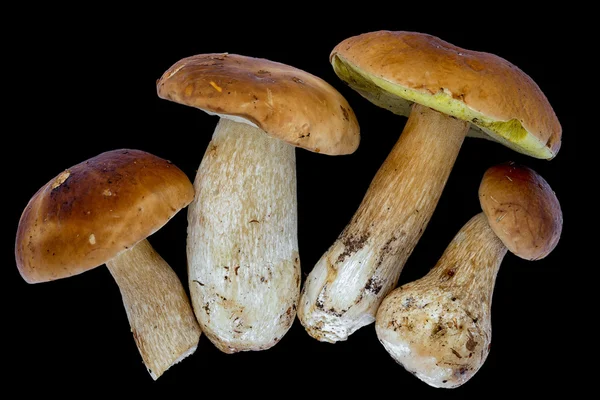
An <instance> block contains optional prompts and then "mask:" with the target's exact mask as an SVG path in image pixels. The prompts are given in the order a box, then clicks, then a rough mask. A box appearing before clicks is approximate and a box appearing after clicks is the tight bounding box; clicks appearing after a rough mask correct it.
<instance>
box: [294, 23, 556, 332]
mask: <svg viewBox="0 0 600 400" xmlns="http://www.w3.org/2000/svg"><path fill="white" fill-rule="evenodd" d="M330 61H331V64H332V66H333V69H334V71H335V73H336V74H337V75H338V76H339V77H340V78H341V79H342V80H343V81H344V82H346V83H347V84H348V85H349V86H350V87H351V88H352V89H354V90H356V91H357V92H358V93H360V94H361V95H362V96H363V97H364V98H366V99H367V100H369V101H371V102H372V103H374V104H375V105H377V106H379V107H382V108H385V109H387V110H390V111H392V112H394V113H396V114H400V115H408V117H409V119H408V122H407V125H406V127H405V129H404V131H403V132H402V135H401V137H400V139H399V140H398V142H397V143H396V145H395V146H394V148H393V149H392V151H391V153H390V155H389V156H388V158H387V159H386V161H385V162H384V164H383V165H382V166H381V168H380V170H379V171H378V172H377V174H376V176H375V177H374V179H373V181H372V183H371V185H370V186H369V189H368V191H367V193H366V194H365V197H364V199H363V201H362V203H361V204H360V206H359V208H358V210H357V211H356V213H355V214H354V216H353V217H352V219H351V221H350V222H349V224H348V225H347V226H346V228H345V229H344V231H343V232H342V233H341V234H340V236H339V237H338V239H337V240H336V241H335V243H334V244H333V245H332V246H331V247H330V248H329V249H328V250H327V251H326V252H325V254H323V256H322V257H321V259H320V260H319V261H318V263H317V264H316V265H315V267H314V268H313V270H312V272H311V273H310V275H309V276H308V278H307V280H306V283H305V286H304V288H303V290H302V294H301V298H300V306H299V310H298V316H299V318H300V321H301V322H302V324H303V325H304V327H305V328H306V330H307V332H308V333H309V334H310V335H311V336H313V337H314V338H316V339H318V340H321V341H326V342H332V343H333V342H336V341H339V340H346V339H347V338H348V336H349V335H351V334H352V333H353V332H355V331H356V330H357V329H359V328H361V327H363V326H365V325H367V324H370V323H372V322H373V321H374V319H375V313H376V311H377V307H379V304H380V303H381V300H382V299H383V298H384V297H385V296H386V295H387V293H389V291H390V290H392V289H393V288H394V287H395V285H396V284H397V282H398V278H399V276H400V273H401V272H402V269H403V267H404V264H405V263H406V261H407V259H408V257H409V256H410V254H411V253H412V251H413V249H414V248H415V246H416V244H417V242H418V241H419V239H420V237H421V236H422V234H423V231H424V230H425V228H426V226H427V224H428V222H429V220H430V218H431V216H432V214H433V212H434V209H435V207H436V205H437V202H438V200H439V198H440V196H441V194H442V191H443V189H444V186H445V184H446V181H447V179H448V176H449V174H450V172H451V171H452V168H453V166H454V162H455V160H456V157H457V155H458V152H459V150H460V148H461V145H462V143H463V141H464V139H465V137H466V136H467V135H468V134H471V135H472V133H469V132H470V130H471V131H473V129H474V130H475V131H477V135H478V136H481V135H483V134H487V135H489V136H490V137H491V138H492V139H493V140H496V141H498V142H500V143H503V144H504V145H506V146H508V147H510V148H512V149H515V150H517V151H520V152H522V153H524V154H528V155H530V156H533V157H537V158H544V159H551V158H553V157H554V156H555V155H556V153H557V152H558V150H559V149H560V140H561V135H562V130H561V127H560V124H559V123H558V120H557V118H556V115H555V114H554V111H553V110H552V107H551V106H550V104H549V103H548V100H547V99H546V97H545V96H544V94H543V93H542V92H541V91H540V89H539V87H538V86H537V85H536V84H535V83H534V82H533V80H531V78H529V77H528V76H527V75H526V74H525V73H523V72H522V71H521V70H519V69H518V68H516V67H515V66H514V65H512V64H510V63H508V62H507V61H506V60H503V59H501V58H500V57H497V56H495V55H492V54H488V53H482V52H474V51H470V50H466V49H462V48H459V47H456V46H453V45H452V44H450V43H447V42H444V41H443V40H440V39H438V38H436V37H433V36H430V35H426V34H421V33H414V32H391V31H379V32H370V33H365V34H362V35H358V36H354V37H351V38H348V39H346V40H344V41H342V42H341V43H339V44H338V45H337V46H336V47H335V48H334V49H333V51H332V52H331V55H330Z"/></svg>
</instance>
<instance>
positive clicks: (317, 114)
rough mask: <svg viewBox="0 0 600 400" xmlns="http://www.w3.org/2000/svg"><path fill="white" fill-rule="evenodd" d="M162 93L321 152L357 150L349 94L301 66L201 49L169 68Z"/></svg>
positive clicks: (160, 88) (357, 133)
mask: <svg viewBox="0 0 600 400" xmlns="http://www.w3.org/2000/svg"><path fill="white" fill-rule="evenodd" d="M157 91H158V96H159V97H161V98H163V99H167V100H171V101H174V102H177V103H181V104H184V105H187V106H191V107H196V108H200V109H202V110H204V111H207V112H209V113H215V114H219V115H220V116H223V117H238V118H242V119H244V120H246V121H249V122H251V123H252V124H254V125H256V126H258V127H259V128H261V129H262V130H264V131H265V132H267V133H268V134H269V135H271V136H273V137H276V138H278V139H281V140H283V141H285V142H287V143H289V144H292V145H294V146H298V147H302V148H305V149H307V150H311V151H314V152H317V153H323V154H330V155H340V154H350V153H353V152H354V151H355V150H356V149H357V147H358V144H359V141H360V131H359V125H358V122H357V120H356V116H355V115H354V111H353V110H352V108H351V107H350V105H349V104H348V102H347V101H346V99H345V98H344V97H343V96H342V95H341V94H340V93H339V92H338V91H337V90H336V89H335V88H333V87H332V86H331V85H329V84H328V83H327V82H325V81H324V80H322V79H320V78H318V77H316V76H314V75H311V74H309V73H308V72H305V71H302V70H300V69H297V68H294V67H291V66H288V65H285V64H280V63H277V62H273V61H269V60H265V59H262V58H253V57H246V56H241V55H236V54H226V53H225V54H199V55H196V56H192V57H188V58H184V59H182V60H180V61H178V62H177V63H175V64H174V65H173V66H172V67H171V68H169V69H168V70H167V71H166V72H165V73H164V74H163V76H162V77H161V78H160V79H159V80H158V82H157Z"/></svg>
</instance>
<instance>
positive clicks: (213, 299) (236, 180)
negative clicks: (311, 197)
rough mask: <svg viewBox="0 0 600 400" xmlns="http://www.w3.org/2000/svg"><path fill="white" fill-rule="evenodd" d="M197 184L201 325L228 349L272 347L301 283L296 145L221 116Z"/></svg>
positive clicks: (195, 243) (193, 220)
mask: <svg viewBox="0 0 600 400" xmlns="http://www.w3.org/2000/svg"><path fill="white" fill-rule="evenodd" d="M194 187H195V189H196V198H195V200H194V201H193V202H192V203H191V204H190V206H189V209H188V243H187V256H188V269H189V284H190V295H191V298H192V304H193V306H194V311H195V313H196V317H197V318H198V321H199V322H200V326H201V327H202V330H203V332H205V334H206V336H207V337H208V338H209V339H210V340H211V341H212V342H213V343H214V344H215V346H217V347H218V348H219V349H220V350H222V351H224V352H226V353H234V352H238V351H248V350H264V349H268V348H270V347H272V346H274V345H275V344H276V343H277V342H278V341H279V340H280V339H281V338H282V337H283V335H284V334H285V333H286V332H287V331H288V329H289V328H290V327H291V325H292V322H293V321H294V318H295V316H296V307H297V303H298V296H299V291H300V259H299V255H298V236H297V222H298V221H297V200H296V159H295V149H294V147H293V146H290V145H288V144H286V143H284V142H282V141H280V140H277V139H274V138H271V137H269V136H268V135H267V134H266V133H265V132H263V131H262V130H260V129H258V128H256V127H253V126H250V125H248V124H244V123H239V122H234V121H230V120H227V119H224V118H221V120H220V121H219V124H218V125H217V128H216V130H215V132H214V135H213V138H212V141H211V142H210V144H209V145H208V148H207V150H206V153H205V155H204V158H203V159H202V163H201V164H200V168H199V169H198V173H197V175H196V179H195V182H194Z"/></svg>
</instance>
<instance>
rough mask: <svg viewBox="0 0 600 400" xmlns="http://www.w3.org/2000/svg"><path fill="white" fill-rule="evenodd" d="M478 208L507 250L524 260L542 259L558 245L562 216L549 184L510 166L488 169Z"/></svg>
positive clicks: (527, 171) (517, 166)
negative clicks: (479, 207)
mask: <svg viewBox="0 0 600 400" xmlns="http://www.w3.org/2000/svg"><path fill="white" fill-rule="evenodd" d="M479 200H480V203H481V208H482V209H483V212H484V213H485V215H486V216H487V218H488V221H489V223H490V226H491V227H492V230H493V231H494V232H495V233H496V235H497V236H498V237H499V238H500V239H501V240H502V242H504V244H505V246H506V247H508V249H509V250H510V251H511V252H513V253H514V254H516V255H517V256H519V257H521V258H524V259H526V260H539V259H542V258H544V257H546V256H547V255H548V254H550V252H552V250H554V248H555V247H556V245H557V244H558V241H559V239H560V235H561V233H562V225H563V216H562V211H561V208H560V204H559V202H558V199H557V198H556V195H555V193H554V192H553V191H552V189H551V188H550V185H548V183H547V182H546V181H545V180H544V178H542V177H541V176H540V175H538V174H537V173H536V172H535V171H533V170H532V169H530V168H527V167H524V166H520V165H517V164H514V163H508V164H502V165H498V166H495V167H492V168H490V169H488V170H487V171H486V173H485V175H484V176H483V180H482V181H481V186H480V187H479Z"/></svg>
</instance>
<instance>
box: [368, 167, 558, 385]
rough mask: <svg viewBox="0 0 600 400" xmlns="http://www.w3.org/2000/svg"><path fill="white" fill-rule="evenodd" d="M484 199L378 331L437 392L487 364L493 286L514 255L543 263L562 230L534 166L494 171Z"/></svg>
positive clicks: (387, 304)
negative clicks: (506, 258)
mask: <svg viewBox="0 0 600 400" xmlns="http://www.w3.org/2000/svg"><path fill="white" fill-rule="evenodd" d="M479 199H480V203H481V207H482V209H483V213H480V214H478V215H476V216H475V217H473V218H472V219H471V220H470V221H469V222H468V223H467V224H466V225H465V226H464V227H463V228H462V229H461V230H460V231H459V232H458V234H457V235H456V236H455V237H454V239H453V240H452V242H451V243H450V245H449V246H448V248H447V249H446V251H445V252H444V254H443V255H442V257H441V259H440V260H439V261H438V263H437V264H436V266H435V267H434V268H433V269H432V270H431V271H429V273H428V274H427V275H426V276H425V277H423V278H421V279H419V280H417V281H414V282H411V283H407V284H405V285H403V286H401V287H399V288H397V289H395V290H394V291H392V292H391V293H390V294H389V295H388V296H387V297H386V298H385V299H384V300H383V302H382V303H381V307H380V308H379V310H378V312H377V320H376V323H375V330H376V333H377V337H378V338H379V340H380V342H381V343H382V344H383V346H384V347H385V349H386V350H387V351H388V353H390V355H391V356H392V357H393V358H394V359H395V360H396V361H397V362H398V363H400V364H401V365H403V366H404V367H405V368H406V369H407V370H408V371H410V372H412V373H413V374H414V375H416V376H417V378H419V379H421V380H422V381H424V382H426V383H427V384H429V385H431V386H434V387H443V388H453V387H457V386H460V385H462V384H464V383H465V382H467V381H468V380H469V379H471V378H472V377H473V375H474V374H475V373H476V372H477V371H478V370H479V368H480V367H481V366H482V365H483V363H484V362H485V360H486V358H487V356H488V353H489V351H490V343H491V338H492V326H491V315H490V313H491V305H492V294H493V291H494V283H495V281H496V275H497V273H498V269H499V268H500V264H501V263H502V260H503V258H504V256H505V255H506V252H507V250H510V251H511V252H512V253H514V254H515V255H517V256H519V257H521V258H524V259H526V260H540V259H542V258H544V257H546V256H547V255H548V254H550V252H551V251H552V250H553V249H554V248H555V247H556V245H557V244H558V241H559V239H560V235H561V232H562V223H563V218H562V212H561V208H560V204H559V202H558V199H557V198H556V195H555V194H554V192H553V191H552V189H551V188H550V186H549V185H548V183H547V182H546V181H545V180H544V179H543V178H542V177H541V176H540V175H538V174H537V173H536V172H535V171H533V170H531V169H529V168H527V167H523V166H517V165H515V164H513V163H510V164H504V165H499V166H495V167H492V168H490V169H489V170H488V171H487V172H486V173H485V175H484V177H483V180H482V182H481V186H480V189H479Z"/></svg>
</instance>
